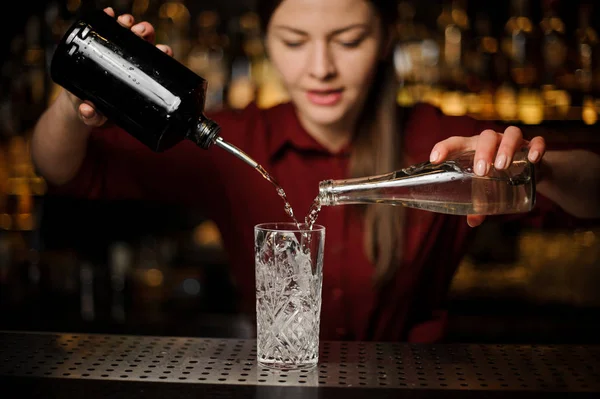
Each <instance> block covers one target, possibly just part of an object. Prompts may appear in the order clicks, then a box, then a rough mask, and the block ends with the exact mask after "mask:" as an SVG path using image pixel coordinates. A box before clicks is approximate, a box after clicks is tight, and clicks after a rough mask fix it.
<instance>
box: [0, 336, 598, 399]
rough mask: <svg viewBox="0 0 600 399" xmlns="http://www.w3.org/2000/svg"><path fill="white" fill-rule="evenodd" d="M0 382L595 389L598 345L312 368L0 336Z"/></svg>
mask: <svg viewBox="0 0 600 399" xmlns="http://www.w3.org/2000/svg"><path fill="white" fill-rule="evenodd" d="M0 376H4V377H10V376H18V377H42V378H44V377H46V378H59V379H78V380H120V381H125V380H128V381H138V382H141V381H153V382H177V383H192V384H217V385H218V384H223V385H254V386H261V385H264V386H270V387H273V386H304V387H338V388H343V387H358V388H360V387H363V388H388V389H391V388H399V389H411V390H414V389H428V390H436V391H439V390H442V391H444V390H452V391H456V390H464V391H472V390H475V391H486V390H488V391H489V390H493V391H537V392H539V391H546V392H600V346H562V345H557V346H552V345H539V346H537V345H532V346H529V345H523V346H519V345H410V344H393V343H389V344H388V343H354V342H348V343H344V342H323V343H322V344H321V351H320V360H319V365H318V366H317V367H316V368H315V369H313V370H310V371H299V372H298V371H297V372H273V371H269V370H266V369H262V368H260V367H258V366H257V363H256V346H255V342H254V341H253V340H235V339H203V338H172V337H151V336H126V335H95V334H54V333H27V332H23V333H21V332H0Z"/></svg>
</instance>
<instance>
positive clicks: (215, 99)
mask: <svg viewBox="0 0 600 399" xmlns="http://www.w3.org/2000/svg"><path fill="white" fill-rule="evenodd" d="M196 21H197V24H196V25H197V33H196V37H195V42H194V44H193V46H192V48H191V50H190V52H189V54H188V57H187V62H186V65H187V66H188V68H190V69H191V70H192V71H194V72H195V73H196V74H198V75H200V76H202V77H204V78H205V79H206V80H207V81H208V87H207V90H206V102H205V105H204V108H205V109H206V110H208V111H210V110H216V109H220V108H222V107H223V102H224V90H225V84H226V79H227V74H226V64H225V62H226V60H225V51H226V47H227V38H226V37H225V36H223V35H220V34H219V32H218V28H219V24H220V22H221V21H220V17H219V14H217V13H216V12H215V11H202V12H200V13H199V14H198V18H197V19H196Z"/></svg>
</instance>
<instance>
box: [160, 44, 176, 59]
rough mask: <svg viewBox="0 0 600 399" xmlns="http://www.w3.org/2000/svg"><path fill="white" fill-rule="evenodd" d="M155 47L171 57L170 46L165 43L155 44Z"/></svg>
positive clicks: (171, 50)
mask: <svg viewBox="0 0 600 399" xmlns="http://www.w3.org/2000/svg"><path fill="white" fill-rule="evenodd" d="M156 47H157V48H158V49H159V50H160V51H162V52H163V53H165V54H168V55H170V56H171V57H173V49H172V48H171V47H170V46H167V45H166V44H157V45H156Z"/></svg>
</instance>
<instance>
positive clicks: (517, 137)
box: [494, 126, 524, 169]
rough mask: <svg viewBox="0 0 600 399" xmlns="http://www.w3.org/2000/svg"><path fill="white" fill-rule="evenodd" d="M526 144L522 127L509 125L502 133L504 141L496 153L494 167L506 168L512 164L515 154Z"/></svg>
mask: <svg viewBox="0 0 600 399" xmlns="http://www.w3.org/2000/svg"><path fill="white" fill-rule="evenodd" d="M523 144H524V141H523V133H522V132H521V129H519V128H518V127H515V126H509V127H507V128H506V130H505V131H504V134H503V135H502V141H501V142H500V146H499V147H498V151H497V153H496V159H495V160H494V167H495V168H496V169H506V168H507V167H508V165H510V164H511V162H512V159H513V155H514V154H515V152H516V151H518V150H519V149H520V148H521V147H522V146H523Z"/></svg>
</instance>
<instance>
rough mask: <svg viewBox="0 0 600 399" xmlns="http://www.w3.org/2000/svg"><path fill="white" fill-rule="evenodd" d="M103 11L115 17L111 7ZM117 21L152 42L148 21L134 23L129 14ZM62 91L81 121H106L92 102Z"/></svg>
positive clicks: (165, 49)
mask: <svg viewBox="0 0 600 399" xmlns="http://www.w3.org/2000/svg"><path fill="white" fill-rule="evenodd" d="M104 12H105V13H107V14H108V15H110V16H111V17H113V18H114V17H115V11H114V10H113V9H112V7H107V8H105V9H104ZM117 21H118V22H119V24H121V26H124V27H126V28H129V29H131V31H132V32H133V33H135V34H136V35H138V36H140V37H142V38H144V39H145V40H147V41H149V42H150V43H154V41H155V38H156V35H155V31H154V27H153V26H152V25H151V24H150V23H148V22H145V21H142V22H139V23H135V20H134V18H133V16H132V15H130V14H123V15H119V17H118V18H117ZM156 47H157V48H159V49H160V50H161V51H163V52H164V53H166V54H168V55H170V56H173V50H172V49H171V48H170V47H169V46H167V45H164V44H157V45H156ZM64 93H65V94H66V96H67V97H68V99H69V101H70V102H71V104H72V105H73V108H74V109H75V112H77V114H78V116H79V119H81V120H82V121H83V123H85V124H86V125H88V126H91V127H97V126H101V125H103V124H104V122H106V117H105V116H104V115H102V114H101V113H100V112H99V111H97V110H96V108H95V107H94V104H92V103H91V102H89V101H82V100H81V99H79V98H78V97H77V96H75V95H74V94H72V93H71V92H69V91H67V90H65V91H64Z"/></svg>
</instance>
